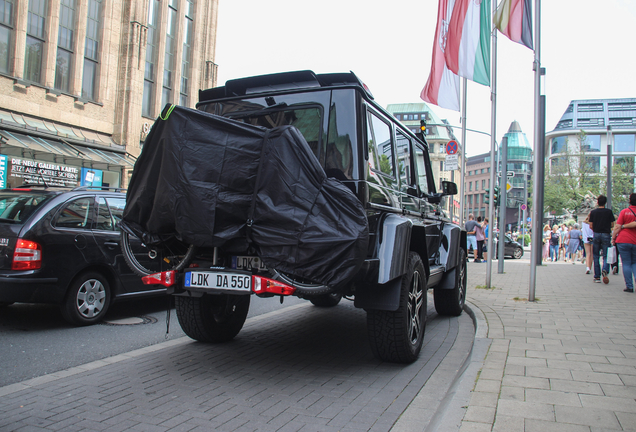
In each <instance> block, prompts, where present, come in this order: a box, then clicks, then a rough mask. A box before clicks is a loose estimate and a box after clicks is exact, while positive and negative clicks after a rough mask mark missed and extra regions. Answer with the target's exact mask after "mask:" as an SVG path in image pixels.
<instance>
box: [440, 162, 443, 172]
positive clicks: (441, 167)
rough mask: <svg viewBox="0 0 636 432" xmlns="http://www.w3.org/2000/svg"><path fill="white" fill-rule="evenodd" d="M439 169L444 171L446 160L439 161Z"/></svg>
mask: <svg viewBox="0 0 636 432" xmlns="http://www.w3.org/2000/svg"><path fill="white" fill-rule="evenodd" d="M439 170H440V172H441V171H444V161H439Z"/></svg>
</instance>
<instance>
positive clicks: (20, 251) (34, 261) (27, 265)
mask: <svg viewBox="0 0 636 432" xmlns="http://www.w3.org/2000/svg"><path fill="white" fill-rule="evenodd" d="M40 267H42V246H40V245H39V244H38V243H36V242H34V241H31V240H23V239H18V243H17V244H16V245H15V250H14V251H13V263H12V264H11V270H37V269H39V268H40Z"/></svg>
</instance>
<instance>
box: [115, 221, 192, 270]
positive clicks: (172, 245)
mask: <svg viewBox="0 0 636 432" xmlns="http://www.w3.org/2000/svg"><path fill="white" fill-rule="evenodd" d="M121 250H122V252H123V255H124V260H125V261H126V264H128V267H130V269H131V270H132V271H133V272H135V274H137V275H138V276H141V277H143V276H148V275H150V274H153V273H159V272H163V271H168V270H182V269H183V268H185V266H187V265H188V264H189V263H190V261H191V260H192V258H193V257H194V254H195V252H196V248H195V247H194V246H193V245H187V244H185V243H182V242H180V241H179V240H176V239H171V240H168V241H166V242H163V243H161V244H160V245H157V246H155V245H153V246H147V245H145V244H144V243H143V242H141V240H139V239H138V238H137V237H135V236H133V235H131V234H128V233H127V232H126V231H124V230H122V231H121Z"/></svg>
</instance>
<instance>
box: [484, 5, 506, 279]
mask: <svg viewBox="0 0 636 432" xmlns="http://www.w3.org/2000/svg"><path fill="white" fill-rule="evenodd" d="M496 10H497V1H496V0H493V1H492V16H495V11H496ZM490 40H491V41H492V44H491V50H490V52H491V60H492V62H491V64H492V65H491V69H490V103H491V105H490V188H489V189H490V200H489V202H488V218H489V222H488V225H489V228H488V246H487V247H488V260H487V262H486V288H488V289H490V283H491V280H492V259H493V257H494V256H495V251H494V249H493V247H492V245H493V243H494V242H493V238H494V234H495V228H496V226H497V224H496V222H495V200H494V199H493V197H494V190H495V185H496V183H495V173H496V172H497V165H496V164H495V149H496V145H497V140H496V137H497V28H496V27H495V26H493V27H492V35H491V37H490ZM499 259H503V257H499Z"/></svg>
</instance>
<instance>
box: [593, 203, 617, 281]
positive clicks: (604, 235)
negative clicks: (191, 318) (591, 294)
mask: <svg viewBox="0 0 636 432" xmlns="http://www.w3.org/2000/svg"><path fill="white" fill-rule="evenodd" d="M597 202H598V208H595V209H594V210H592V211H591V212H590V228H591V229H592V231H594V241H593V242H592V256H593V257H594V282H597V283H600V282H601V275H603V283H605V284H608V283H609V278H608V277H607V274H608V273H609V263H608V262H607V248H608V247H609V245H610V242H611V240H612V228H613V227H614V221H615V220H616V219H614V213H612V210H610V209H608V208H605V204H606V203H607V197H606V196H605V195H599V196H598V199H597ZM601 252H602V254H603V270H602V271H601V265H600V260H601Z"/></svg>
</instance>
